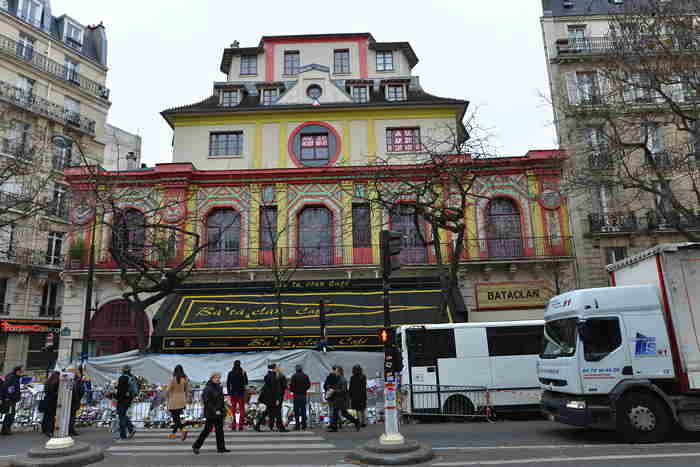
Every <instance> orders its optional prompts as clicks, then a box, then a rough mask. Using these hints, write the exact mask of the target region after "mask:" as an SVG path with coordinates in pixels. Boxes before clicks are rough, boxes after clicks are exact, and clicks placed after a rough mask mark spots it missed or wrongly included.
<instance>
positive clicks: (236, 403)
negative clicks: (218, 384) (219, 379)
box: [226, 360, 248, 431]
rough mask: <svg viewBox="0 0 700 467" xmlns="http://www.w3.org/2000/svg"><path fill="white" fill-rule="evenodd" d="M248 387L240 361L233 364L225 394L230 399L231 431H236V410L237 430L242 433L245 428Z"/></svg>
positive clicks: (227, 379) (246, 377)
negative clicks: (237, 410) (226, 393)
mask: <svg viewBox="0 0 700 467" xmlns="http://www.w3.org/2000/svg"><path fill="white" fill-rule="evenodd" d="M246 386H248V375H247V374H246V372H245V371H243V368H241V361H240V360H236V361H235V362H233V368H232V369H231V371H229V372H228V377H227V378H226V392H228V396H229V398H230V399H231V415H232V420H231V430H234V431H235V430H236V409H239V411H240V415H239V416H238V430H239V431H243V427H244V426H245V392H246Z"/></svg>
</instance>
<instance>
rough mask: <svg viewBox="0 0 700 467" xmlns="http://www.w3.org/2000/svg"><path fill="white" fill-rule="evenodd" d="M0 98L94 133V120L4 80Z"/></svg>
mask: <svg viewBox="0 0 700 467" xmlns="http://www.w3.org/2000/svg"><path fill="white" fill-rule="evenodd" d="M0 99H2V100H4V101H6V102H10V103H11V104H14V105H16V106H18V107H21V108H23V109H26V110H28V111H30V112H34V113H37V114H39V115H43V116H44V117H47V118H50V119H52V120H56V121H58V122H60V123H61V124H68V125H70V126H72V127H73V128H75V129H78V130H81V131H83V132H85V133H88V134H89V135H94V134H95V121H94V120H91V119H89V118H87V117H84V116H82V115H80V114H79V113H77V112H74V111H72V110H70V109H66V108H65V107H61V106H60V105H58V104H54V103H53V102H50V101H48V100H46V99H44V98H43V97H39V96H36V95H34V94H30V93H27V92H25V91H24V90H23V89H20V88H18V87H16V86H13V85H11V84H10V83H7V82H5V81H0Z"/></svg>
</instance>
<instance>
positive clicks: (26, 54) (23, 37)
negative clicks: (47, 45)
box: [17, 32, 34, 61]
mask: <svg viewBox="0 0 700 467" xmlns="http://www.w3.org/2000/svg"><path fill="white" fill-rule="evenodd" d="M17 56H18V57H20V58H22V59H24V60H27V61H30V60H31V59H32V58H33V57H34V38H33V37H32V36H29V35H27V34H24V33H23V32H20V33H19V40H18V41H17Z"/></svg>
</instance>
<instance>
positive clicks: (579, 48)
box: [556, 36, 698, 58]
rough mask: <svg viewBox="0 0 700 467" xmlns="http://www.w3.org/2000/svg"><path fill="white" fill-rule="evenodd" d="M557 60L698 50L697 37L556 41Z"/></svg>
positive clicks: (579, 38) (569, 39)
mask: <svg viewBox="0 0 700 467" xmlns="http://www.w3.org/2000/svg"><path fill="white" fill-rule="evenodd" d="M556 48H557V58H575V57H577V56H580V55H585V54H588V55H606V54H614V53H622V52H625V51H626V50H630V51H634V52H635V53H642V52H646V53H656V52H658V51H659V50H664V51H667V50H674V51H688V50H693V49H698V38H697V37H682V36H667V37H662V38H659V37H649V38H648V39H645V38H644V37H639V38H634V37H632V38H630V39H626V38H621V39H615V38H613V37H611V36H598V37H577V38H567V39H557V41H556Z"/></svg>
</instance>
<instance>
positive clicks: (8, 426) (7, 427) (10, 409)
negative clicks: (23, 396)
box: [2, 402, 17, 433]
mask: <svg viewBox="0 0 700 467" xmlns="http://www.w3.org/2000/svg"><path fill="white" fill-rule="evenodd" d="M16 405H17V403H16V402H13V403H10V404H8V405H7V412H6V413H5V419H4V420H3V421H2V432H3V433H10V432H11V431H12V424H13V423H14V422H15V406H16Z"/></svg>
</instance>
